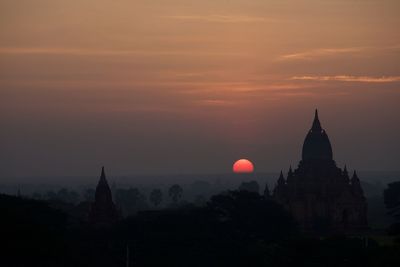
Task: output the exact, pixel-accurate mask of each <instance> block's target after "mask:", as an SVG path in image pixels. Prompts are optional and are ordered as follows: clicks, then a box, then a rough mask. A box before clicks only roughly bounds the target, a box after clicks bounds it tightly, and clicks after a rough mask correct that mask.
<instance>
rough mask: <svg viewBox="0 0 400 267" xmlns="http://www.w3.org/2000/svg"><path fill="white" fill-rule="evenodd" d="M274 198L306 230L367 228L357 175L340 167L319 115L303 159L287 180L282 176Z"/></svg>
mask: <svg viewBox="0 0 400 267" xmlns="http://www.w3.org/2000/svg"><path fill="white" fill-rule="evenodd" d="M273 198H274V199H275V200H276V201H277V202H279V203H281V204H282V205H283V206H284V207H285V208H286V209H287V210H289V211H290V212H291V213H292V215H293V216H294V218H295V219H296V220H297V221H298V223H299V224H300V226H301V227H302V228H303V229H304V230H310V231H319V230H321V231H324V230H328V231H358V230H362V229H365V228H367V226H368V224H367V203H366V199H365V197H364V193H363V190H362V187H361V184H360V180H359V178H358V176H357V173H356V172H355V171H354V174H353V176H352V178H351V179H350V177H349V174H348V171H347V167H346V166H345V167H344V168H343V170H342V169H340V168H338V167H337V166H336V163H335V161H334V160H333V153H332V146H331V143H330V141H329V138H328V135H327V133H326V131H325V130H324V129H323V128H322V127H321V123H320V121H319V118H318V111H317V110H316V111H315V117H314V122H313V124H312V127H311V129H310V130H309V131H308V133H307V136H306V138H305V140H304V144H303V151H302V159H301V161H300V162H299V164H298V167H297V168H296V169H295V170H292V168H291V167H290V168H289V171H288V174H287V176H286V179H285V177H284V175H283V173H282V172H281V173H280V176H279V178H278V181H277V184H276V187H275V189H274V191H273Z"/></svg>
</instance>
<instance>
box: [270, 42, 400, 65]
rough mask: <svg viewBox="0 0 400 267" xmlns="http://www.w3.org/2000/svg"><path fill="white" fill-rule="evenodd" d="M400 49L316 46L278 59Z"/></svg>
mask: <svg viewBox="0 0 400 267" xmlns="http://www.w3.org/2000/svg"><path fill="white" fill-rule="evenodd" d="M399 49H400V45H392V46H382V47H367V46H364V47H362V46H360V47H341V48H318V49H312V50H308V51H303V52H298V53H290V54H284V55H280V56H279V57H278V61H289V60H311V59H315V58H320V57H329V56H334V55H338V54H354V53H362V52H367V51H368V52H372V51H386V50H387V51H397V50H399Z"/></svg>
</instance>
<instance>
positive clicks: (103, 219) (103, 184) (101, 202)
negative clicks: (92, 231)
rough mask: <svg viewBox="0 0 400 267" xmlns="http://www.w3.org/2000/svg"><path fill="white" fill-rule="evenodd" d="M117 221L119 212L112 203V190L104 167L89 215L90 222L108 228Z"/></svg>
mask: <svg viewBox="0 0 400 267" xmlns="http://www.w3.org/2000/svg"><path fill="white" fill-rule="evenodd" d="M117 219H118V212H117V209H116V207H115V205H114V202H113V201H112V195H111V190H110V187H109V186H108V182H107V179H106V174H105V172H104V167H102V169H101V176H100V180H99V183H98V184H97V187H96V193H95V200H94V203H93V204H92V207H91V210H90V213H89V221H90V222H91V223H92V224H95V225H98V226H107V225H111V224H112V223H114V222H115V221H117Z"/></svg>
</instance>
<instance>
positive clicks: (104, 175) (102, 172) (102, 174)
mask: <svg viewBox="0 0 400 267" xmlns="http://www.w3.org/2000/svg"><path fill="white" fill-rule="evenodd" d="M101 180H103V181H104V180H106V173H105V171H104V166H103V167H101V175H100V181H101Z"/></svg>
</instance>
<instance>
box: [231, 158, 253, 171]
mask: <svg viewBox="0 0 400 267" xmlns="http://www.w3.org/2000/svg"><path fill="white" fill-rule="evenodd" d="M253 171H254V165H253V163H252V162H251V161H250V160H248V159H239V160H237V161H236V162H235V163H234V164H233V172H234V173H252V172H253Z"/></svg>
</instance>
